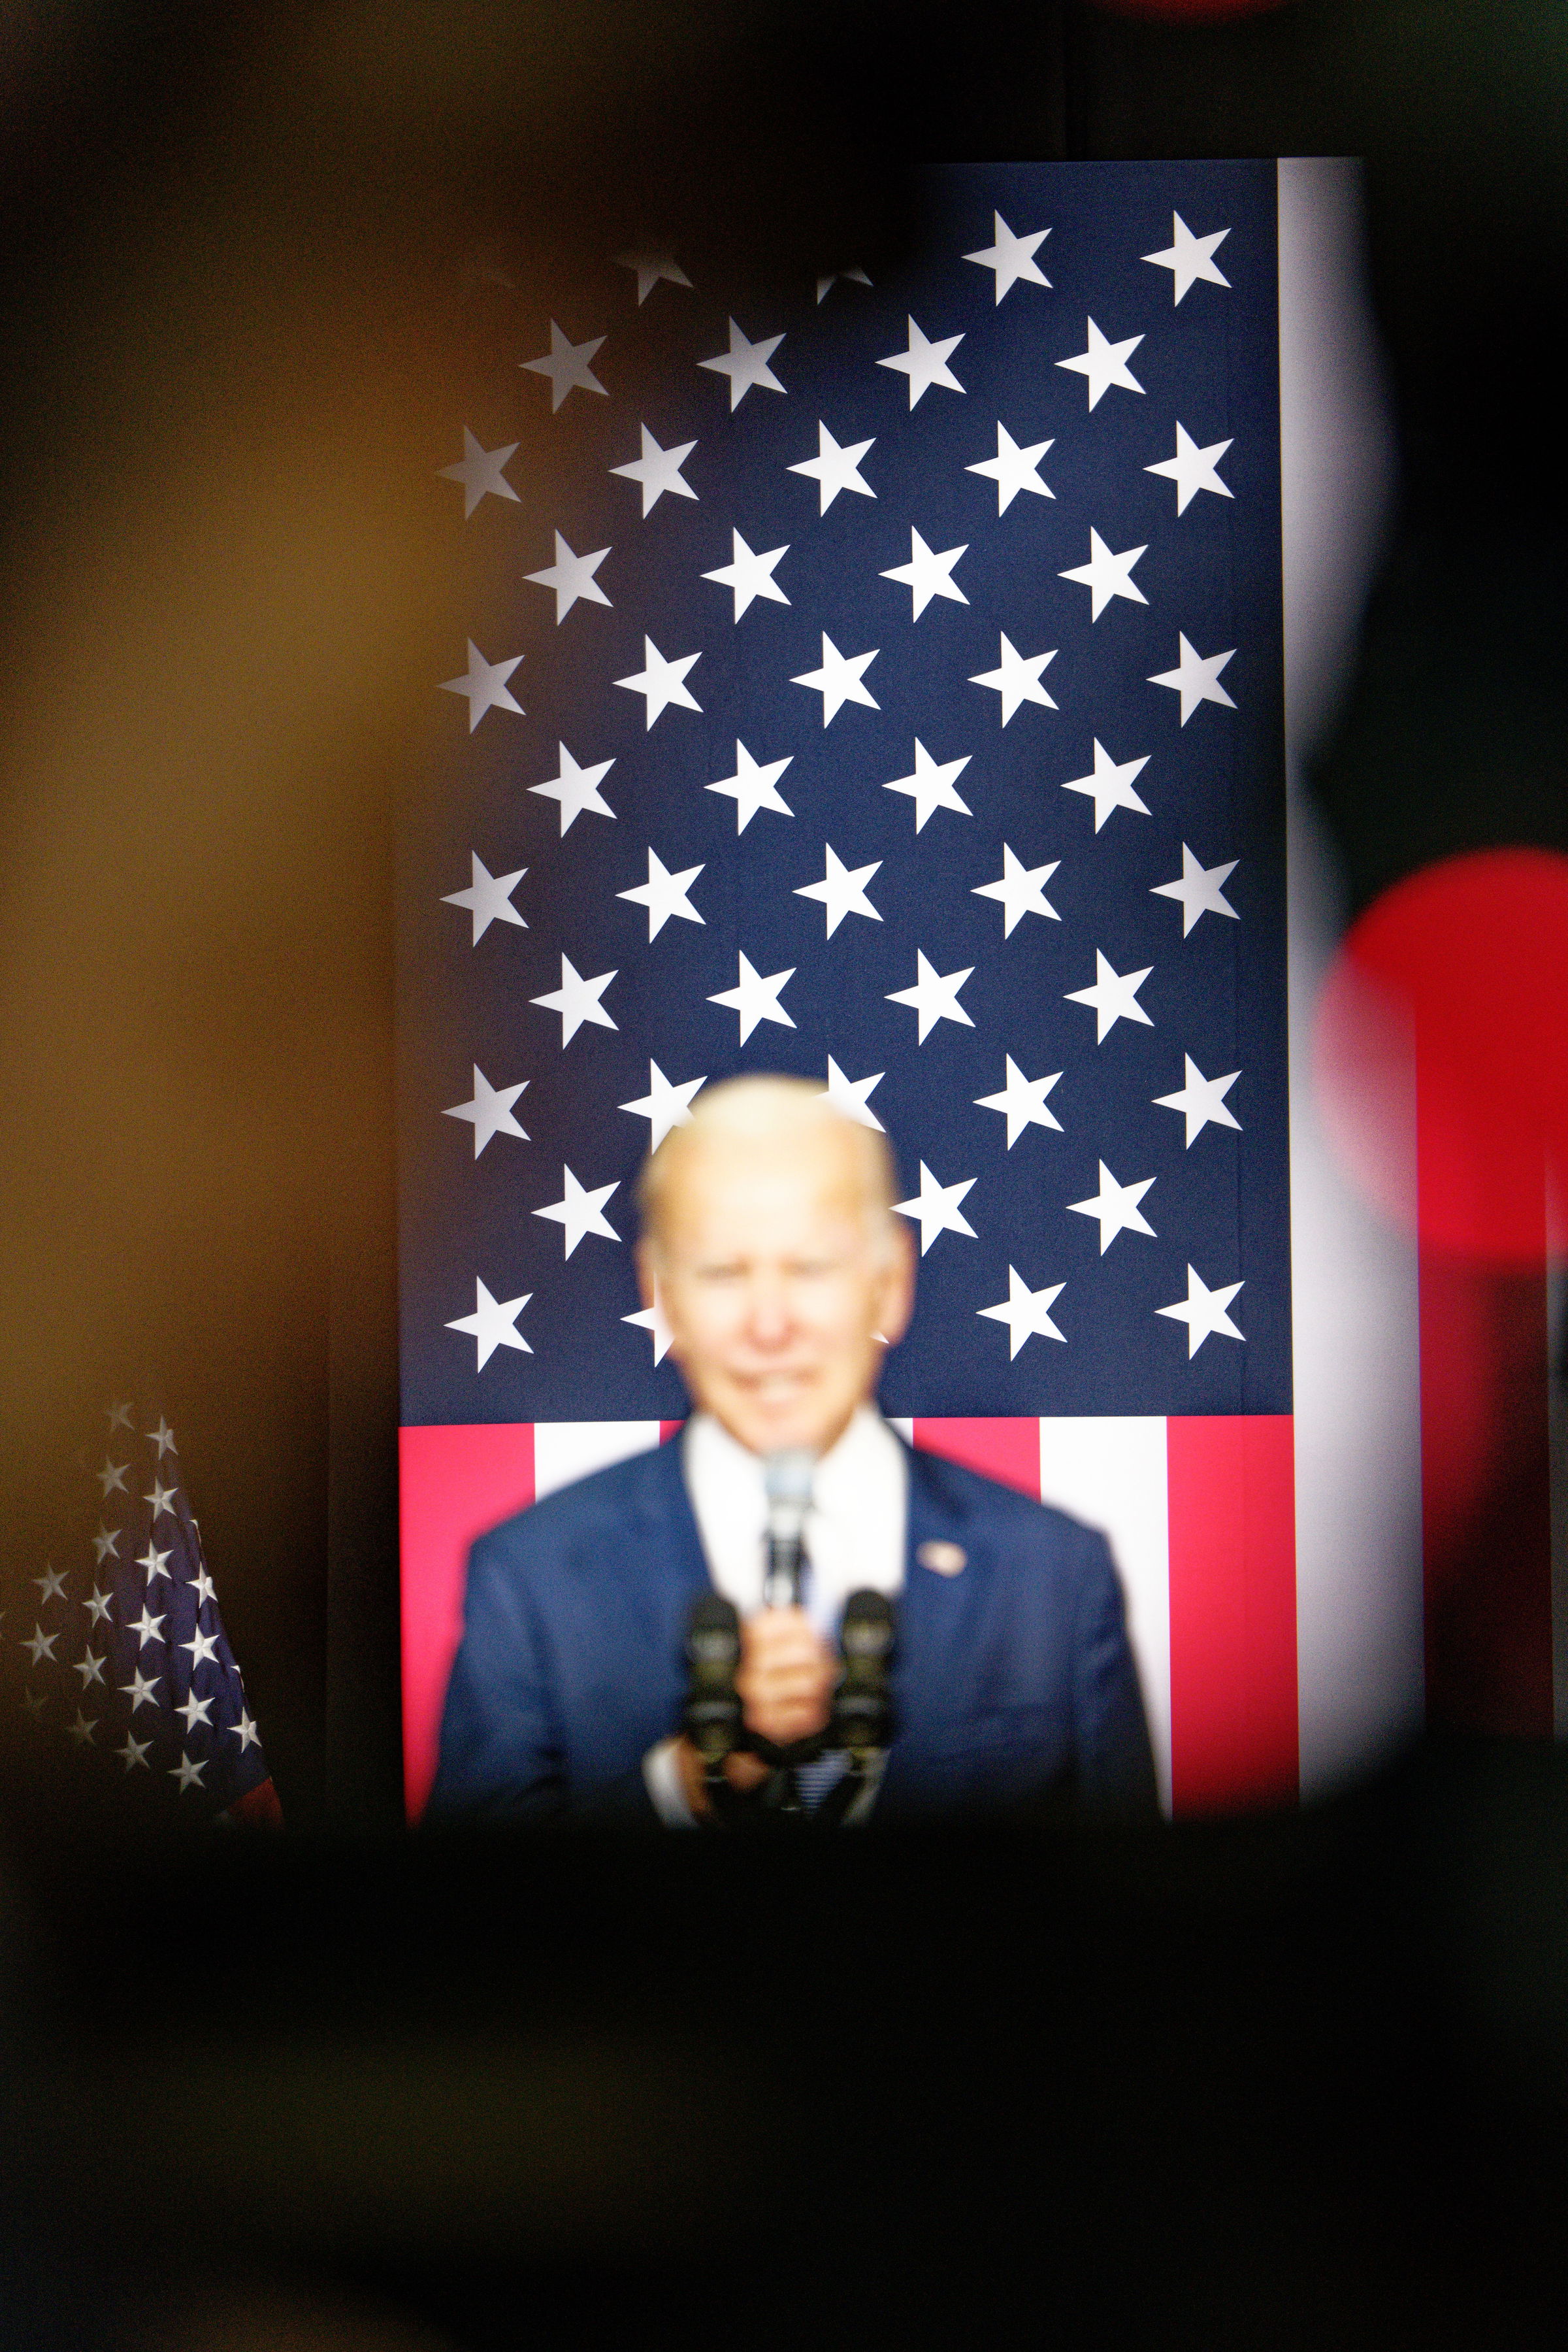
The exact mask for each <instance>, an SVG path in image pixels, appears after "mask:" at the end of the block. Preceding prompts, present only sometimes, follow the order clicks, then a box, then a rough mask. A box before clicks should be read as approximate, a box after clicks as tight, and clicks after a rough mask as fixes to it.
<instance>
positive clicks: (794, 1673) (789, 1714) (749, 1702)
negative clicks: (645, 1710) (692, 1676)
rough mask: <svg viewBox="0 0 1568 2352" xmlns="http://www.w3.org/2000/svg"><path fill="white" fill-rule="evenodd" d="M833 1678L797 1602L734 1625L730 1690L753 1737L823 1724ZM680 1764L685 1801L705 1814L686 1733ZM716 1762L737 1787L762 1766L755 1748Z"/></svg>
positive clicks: (697, 1762) (762, 1771) (756, 1780)
mask: <svg viewBox="0 0 1568 2352" xmlns="http://www.w3.org/2000/svg"><path fill="white" fill-rule="evenodd" d="M838 1680H839V1662H838V1660H837V1658H836V1657H835V1656H834V1655H833V1653H832V1652H831V1650H830V1649H829V1647H828V1645H827V1643H825V1642H824V1641H823V1640H822V1638H821V1634H820V1633H817V1631H816V1629H815V1627H814V1626H813V1625H812V1623H811V1621H810V1618H809V1617H808V1616H807V1614H806V1612H805V1611H804V1610H803V1609H764V1610H761V1611H759V1612H758V1614H757V1615H756V1616H755V1617H749V1618H747V1620H746V1622H744V1623H743V1625H742V1626H741V1629H740V1663H739V1664H738V1665H737V1668H736V1671H735V1688H736V1695H737V1697H738V1698H739V1700H740V1709H741V1719H742V1721H743V1722H744V1723H745V1725H746V1727H747V1730H748V1731H755V1732H756V1733H758V1736H759V1737H760V1738H763V1739H771V1740H772V1741H773V1742H774V1743H775V1745H776V1746H778V1747H779V1748H785V1747H788V1746H789V1742H790V1741H791V1740H792V1739H809V1738H810V1737H811V1735H812V1733H813V1732H817V1731H821V1730H823V1729H824V1728H825V1727H826V1725H827V1721H828V1717H829V1716H830V1715H831V1712H832V1705H833V1692H834V1690H835V1689H836V1687H837V1685H838ZM680 1764H681V1779H682V1781H683V1783H684V1784H685V1791H686V1801H687V1802H688V1803H689V1804H690V1806H691V1809H692V1811H693V1812H695V1813H696V1814H698V1815H699V1816H700V1815H702V1814H705V1813H706V1811H707V1810H708V1805H707V1796H706V1791H705V1790H704V1788H703V1768H702V1759H701V1758H700V1757H699V1756H698V1755H697V1752H696V1750H695V1748H694V1747H693V1746H692V1744H691V1742H690V1740H688V1739H683V1740H682V1741H681V1745H680ZM724 1769H725V1773H726V1776H727V1779H728V1780H729V1784H730V1786H731V1788H733V1789H739V1790H747V1789H755V1788H757V1787H758V1785H759V1784H760V1782H762V1781H763V1780H766V1779H767V1777H768V1766H767V1765H766V1764H764V1763H763V1761H762V1759H761V1758H760V1757H758V1756H731V1757H729V1758H728V1759H727V1761H726V1764H725V1768H724Z"/></svg>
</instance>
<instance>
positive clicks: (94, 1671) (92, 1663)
mask: <svg viewBox="0 0 1568 2352" xmlns="http://www.w3.org/2000/svg"><path fill="white" fill-rule="evenodd" d="M103 1668H104V1660H103V1656H102V1654H100V1653H98V1652H95V1651H92V1650H89V1651H87V1652H86V1653H85V1654H83V1655H82V1656H81V1657H80V1658H78V1660H77V1662H76V1664H75V1665H73V1666H72V1668H71V1672H72V1674H73V1675H80V1676H81V1686H82V1690H83V1692H84V1694H85V1692H86V1690H87V1686H88V1685H89V1683H101V1682H102V1680H103Z"/></svg>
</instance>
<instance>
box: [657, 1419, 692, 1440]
mask: <svg viewBox="0 0 1568 2352" xmlns="http://www.w3.org/2000/svg"><path fill="white" fill-rule="evenodd" d="M685 1425H686V1424H685V1422H684V1421H662V1422H661V1423H659V1443H660V1444H661V1445H668V1444H669V1442H670V1440H671V1438H672V1437H678V1436H679V1435H680V1433H681V1432H682V1430H683V1429H685Z"/></svg>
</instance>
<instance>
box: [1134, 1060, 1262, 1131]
mask: <svg viewBox="0 0 1568 2352" xmlns="http://www.w3.org/2000/svg"><path fill="white" fill-rule="evenodd" d="M1182 1059H1183V1061H1184V1062H1185V1063H1186V1083H1185V1084H1184V1086H1183V1087H1181V1089H1180V1091H1179V1093H1176V1094H1174V1095H1156V1096H1155V1098H1154V1099H1155V1108H1156V1110H1179V1111H1180V1112H1181V1114H1182V1116H1183V1118H1185V1119H1186V1149H1187V1150H1189V1151H1190V1150H1192V1147H1193V1145H1194V1144H1195V1143H1196V1142H1197V1139H1198V1137H1199V1136H1200V1135H1201V1134H1202V1133H1203V1130H1204V1129H1205V1128H1206V1127H1208V1126H1209V1125H1211V1124H1212V1125H1213V1126H1216V1127H1233V1128H1235V1129H1237V1131H1238V1133H1239V1131H1240V1128H1241V1121H1240V1120H1239V1118H1236V1117H1235V1115H1234V1113H1232V1112H1230V1111H1228V1110H1227V1109H1226V1108H1225V1097H1226V1096H1227V1095H1228V1093H1229V1092H1230V1089H1231V1087H1233V1086H1234V1085H1235V1084H1236V1081H1237V1079H1238V1078H1239V1076H1241V1073H1240V1071H1239V1070H1232V1071H1231V1072H1230V1074H1229V1076H1228V1077H1224V1078H1206V1077H1205V1076H1204V1075H1203V1072H1202V1071H1201V1070H1200V1069H1199V1068H1198V1066H1197V1063H1196V1062H1195V1061H1194V1060H1193V1058H1192V1055H1190V1054H1184V1055H1183V1056H1182Z"/></svg>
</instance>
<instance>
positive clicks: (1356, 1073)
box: [1314, 849, 1568, 1266]
mask: <svg viewBox="0 0 1568 2352" xmlns="http://www.w3.org/2000/svg"><path fill="white" fill-rule="evenodd" d="M1412 1073H1413V1075H1414V1088H1415V1112H1416V1116H1415V1121H1414V1133H1415V1138H1416V1170H1415V1171H1414V1172H1415V1176H1416V1181H1415V1182H1414V1183H1412V1182H1411V1174H1412V1171H1411V1169H1410V1154H1409V1144H1408V1137H1409V1134H1410V1131H1411V1121H1410V1117H1409V1103H1410V1087H1411V1083H1412ZM1314 1075H1315V1077H1316V1081H1317V1087H1318V1094H1319V1098H1320V1101H1321V1104H1322V1112H1323V1117H1324V1120H1325V1123H1326V1125H1327V1127H1328V1129H1329V1132H1330V1134H1331V1136H1332V1138H1333V1140H1334V1143H1335V1145H1336V1147H1337V1149H1338V1150H1339V1153H1340V1156H1341V1158H1342V1159H1343V1161H1344V1163H1345V1165H1346V1167H1347V1168H1348V1170H1349V1171H1350V1172H1351V1174H1352V1175H1353V1176H1354V1179H1355V1180H1356V1181H1357V1182H1358V1183H1359V1184H1360V1185H1361V1187H1362V1188H1363V1189H1364V1191H1365V1192H1368V1193H1369V1194H1370V1195H1371V1197H1372V1198H1373V1199H1374V1200H1375V1202H1378V1204H1379V1205H1380V1206H1381V1207H1383V1208H1384V1209H1385V1210H1387V1211H1388V1212H1389V1213H1392V1214H1393V1215H1395V1216H1396V1217H1397V1218H1398V1219H1399V1220H1400V1221H1401V1222H1402V1223H1409V1222H1411V1220H1412V1217H1414V1219H1415V1221H1416V1226H1417V1230H1418V1232H1419V1235H1420V1239H1421V1241H1422V1243H1423V1244H1426V1245H1427V1246H1429V1247H1433V1248H1436V1249H1438V1250H1443V1251H1448V1252H1452V1253H1455V1254H1458V1255H1464V1256H1467V1257H1470V1258H1474V1259H1480V1260H1484V1261H1487V1262H1489V1263H1490V1264H1492V1265H1514V1266H1528V1265H1540V1264H1541V1263H1542V1259H1543V1257H1544V1255H1545V1249H1546V1244H1547V1234H1548V1222H1549V1208H1548V1203H1549V1200H1552V1201H1553V1202H1558V1203H1560V1202H1562V1201H1563V1199H1564V1197H1565V1196H1568V1186H1565V1185H1564V1182H1563V1176H1564V1171H1568V857H1563V856H1560V855H1558V854H1557V853H1556V852H1555V851H1552V850H1545V849H1492V850H1478V851H1473V852H1470V853H1469V854H1468V855H1466V856H1461V857H1454V858H1448V859H1447V860H1445V861H1444V862H1443V863H1442V864H1440V865H1437V866H1427V867H1426V868H1424V869H1423V870H1422V871H1421V872H1420V873H1418V874H1413V875H1411V876H1410V877H1408V878H1407V879H1406V880H1405V881H1403V882H1399V883H1396V885H1395V887H1393V888H1392V889H1391V890H1387V891H1385V893H1384V895H1383V897H1382V898H1379V899H1377V900H1376V901H1375V904H1374V905H1373V906H1371V907H1370V908H1368V909H1367V911H1366V912H1365V914H1364V915H1363V916H1362V917H1361V918H1360V919H1359V920H1358V921H1357V922H1356V923H1355V924H1354V926H1353V928H1352V929H1351V930H1350V932H1349V933H1348V935H1347V936H1346V938H1345V940H1344V941H1343V946H1342V948H1341V950H1340V952H1339V955H1338V957H1337V959H1336V961H1335V962H1334V965H1333V968H1332V970H1331V971H1330V974H1329V977H1328V980H1327V982H1325V984H1324V988H1323V991H1322V997H1321V998H1320V1000H1319V1004H1318V1008H1317V1021H1316V1030H1315V1036H1314ZM1560 1217H1561V1212H1560V1209H1556V1208H1554V1209H1553V1211H1552V1217H1551V1222H1552V1226H1553V1228H1554V1231H1553V1236H1552V1238H1553V1243H1554V1245H1555V1246H1557V1247H1559V1248H1560V1247H1561V1246H1562V1236H1561V1233H1560V1231H1558V1230H1555V1229H1556V1228H1557V1227H1558V1226H1559V1225H1560Z"/></svg>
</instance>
